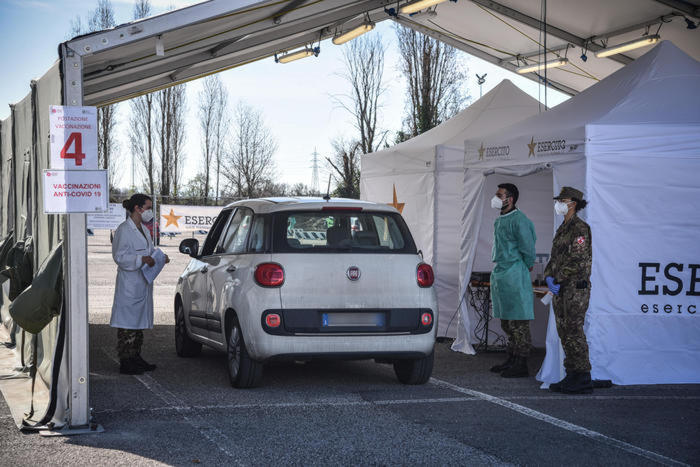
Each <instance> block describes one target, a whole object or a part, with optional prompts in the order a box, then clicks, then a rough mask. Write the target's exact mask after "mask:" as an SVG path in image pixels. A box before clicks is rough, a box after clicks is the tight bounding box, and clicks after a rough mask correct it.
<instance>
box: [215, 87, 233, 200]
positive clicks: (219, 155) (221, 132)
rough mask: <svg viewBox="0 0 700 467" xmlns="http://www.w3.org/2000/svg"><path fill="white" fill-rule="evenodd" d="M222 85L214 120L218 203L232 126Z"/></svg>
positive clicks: (225, 91) (226, 97) (226, 92)
mask: <svg viewBox="0 0 700 467" xmlns="http://www.w3.org/2000/svg"><path fill="white" fill-rule="evenodd" d="M219 83H220V84H221V87H220V89H219V95H218V101H217V106H216V108H215V111H214V119H215V123H214V125H215V127H214V151H215V154H216V156H215V160H216V169H215V170H216V172H215V175H216V184H215V187H214V188H215V192H214V196H215V197H216V201H217V202H218V201H219V196H220V195H221V191H220V190H221V186H220V182H221V162H222V160H223V151H224V146H225V141H226V139H227V137H228V133H229V127H230V125H231V121H230V119H229V110H228V91H227V90H226V87H225V86H224V85H223V83H221V81H219Z"/></svg>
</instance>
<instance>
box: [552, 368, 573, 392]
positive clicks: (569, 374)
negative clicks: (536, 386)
mask: <svg viewBox="0 0 700 467" xmlns="http://www.w3.org/2000/svg"><path fill="white" fill-rule="evenodd" d="M573 376H574V374H573V372H569V371H567V372H566V376H564V378H563V379H562V380H561V381H559V382H558V383H552V384H550V385H549V390H550V391H552V392H561V388H562V386H564V385H565V384H569V381H571V378H573Z"/></svg>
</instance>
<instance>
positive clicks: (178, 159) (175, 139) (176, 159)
mask: <svg viewBox="0 0 700 467" xmlns="http://www.w3.org/2000/svg"><path fill="white" fill-rule="evenodd" d="M171 90H172V100H171V102H172V106H171V120H172V121H171V131H172V132H171V151H172V152H171V155H170V160H171V165H170V169H171V174H170V180H171V182H172V195H173V196H176V197H177V196H178V195H179V191H180V187H181V185H182V176H183V171H184V167H185V153H184V149H185V139H186V133H185V112H186V111H187V104H186V100H185V98H186V88H185V85H184V84H180V85H177V86H174V87H173V88H171Z"/></svg>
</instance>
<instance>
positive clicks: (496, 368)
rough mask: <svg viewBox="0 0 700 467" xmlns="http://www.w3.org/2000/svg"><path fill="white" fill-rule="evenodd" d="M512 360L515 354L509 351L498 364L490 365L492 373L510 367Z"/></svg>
mask: <svg viewBox="0 0 700 467" xmlns="http://www.w3.org/2000/svg"><path fill="white" fill-rule="evenodd" d="M514 361H515V355H513V354H511V353H509V354H508V358H507V359H506V360H505V361H504V362H503V363H501V364H500V365H494V366H492V367H491V371H493V372H494V373H500V372H502V371H503V370H506V369H508V368H510V367H511V366H513V362H514Z"/></svg>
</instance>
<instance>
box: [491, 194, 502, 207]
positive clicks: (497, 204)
mask: <svg viewBox="0 0 700 467" xmlns="http://www.w3.org/2000/svg"><path fill="white" fill-rule="evenodd" d="M491 207H492V208H494V209H502V208H503V200H502V199H501V198H499V197H498V196H494V197H493V198H491Z"/></svg>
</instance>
